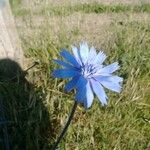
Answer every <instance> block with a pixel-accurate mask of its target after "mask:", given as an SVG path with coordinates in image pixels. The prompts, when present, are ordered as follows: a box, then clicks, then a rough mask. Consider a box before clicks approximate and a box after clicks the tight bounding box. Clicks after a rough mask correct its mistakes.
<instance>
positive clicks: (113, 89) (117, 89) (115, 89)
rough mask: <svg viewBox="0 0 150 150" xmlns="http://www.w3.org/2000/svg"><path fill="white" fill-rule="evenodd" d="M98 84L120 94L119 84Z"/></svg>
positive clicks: (103, 82)
mask: <svg viewBox="0 0 150 150" xmlns="http://www.w3.org/2000/svg"><path fill="white" fill-rule="evenodd" d="M100 83H101V84H102V85H103V86H104V87H106V88H107V89H109V90H112V91H115V92H118V93H120V92H121V86H120V84H119V83H113V82H107V81H101V82H100Z"/></svg>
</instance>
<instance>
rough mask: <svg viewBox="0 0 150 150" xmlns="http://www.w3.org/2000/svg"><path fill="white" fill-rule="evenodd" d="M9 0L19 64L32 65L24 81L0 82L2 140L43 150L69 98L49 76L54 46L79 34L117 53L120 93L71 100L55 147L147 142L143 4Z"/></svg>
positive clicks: (149, 27) (69, 149) (149, 84)
mask: <svg viewBox="0 0 150 150" xmlns="http://www.w3.org/2000/svg"><path fill="white" fill-rule="evenodd" d="M18 6H22V4H21V3H19V1H18V2H16V3H15V2H14V3H12V9H13V13H14V15H15V20H16V24H17V29H18V32H19V35H20V38H21V42H22V46H23V49H24V52H25V56H26V67H27V66H30V64H32V63H33V62H34V61H38V62H39V65H37V66H36V67H34V68H33V69H31V70H30V71H29V73H28V75H26V79H27V80H26V81H22V82H21V83H20V82H15V83H14V82H13V83H12V82H5V83H3V82H2V83H1V86H0V89H1V90H0V91H1V93H2V94H3V95H4V98H5V100H6V101H5V102H4V106H5V107H6V109H5V116H6V118H7V120H9V121H11V122H12V124H10V125H9V126H8V134H9V141H10V145H11V147H13V149H15V150H21V149H23V150H24V149H26V150H34V149H35V150H42V149H43V150H44V149H45V150H47V149H49V148H50V145H51V144H52V143H53V142H54V141H55V140H56V138H57V136H58V134H59V133H60V131H61V128H62V127H63V126H64V124H65V121H66V119H67V117H68V114H69V112H70V109H71V107H72V105H73V100H74V92H71V93H69V94H68V93H65V92H64V85H65V82H66V81H64V80H57V79H53V78H52V77H51V72H52V71H53V70H54V69H55V68H57V67H58V66H56V65H55V64H54V63H53V62H52V59H53V58H60V56H59V51H60V49H61V48H67V49H69V50H70V46H71V45H72V44H75V45H78V43H79V42H80V41H83V40H86V41H87V42H88V43H89V45H91V46H92V45H93V46H95V47H96V49H97V50H100V49H103V50H104V51H105V53H106V54H107V55H108V59H107V61H106V64H109V63H111V62H113V61H119V63H120V65H121V69H120V70H119V71H118V74H119V75H120V76H122V77H123V78H124V83H123V90H122V93H121V94H119V95H118V94H115V93H112V92H109V91H107V94H108V96H109V102H108V106H107V107H102V106H101V105H100V104H99V102H98V100H97V98H95V101H94V104H93V106H92V107H91V109H88V110H84V108H83V107H82V106H79V107H78V109H77V112H76V114H75V117H74V119H73V122H72V125H71V126H70V128H69V130H68V132H67V134H66V136H65V138H64V140H63V141H62V142H61V144H60V145H59V148H58V149H60V150H63V149H64V150H65V149H66V150H74V149H75V150H87V149H91V150H92V149H93V150H95V149H96V150H101V149H102V150H109V149H110V150H112V149H114V150H126V149H129V150H130V149H131V150H148V149H150V92H149V91H150V20H149V18H150V15H149V12H150V5H149V4H145V3H142V4H136V5H135V4H134V5H132V4H126V5H121V4H113V5H104V4H101V3H98V4H96V3H91V4H83V3H82V4H79V3H78V4H73V5H69V4H66V5H63V6H60V5H58V6H57V5H55V6H52V5H41V6H40V7H35V9H34V8H33V7H20V8H18Z"/></svg>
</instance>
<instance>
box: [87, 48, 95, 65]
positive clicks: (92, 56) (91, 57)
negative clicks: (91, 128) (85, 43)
mask: <svg viewBox="0 0 150 150" xmlns="http://www.w3.org/2000/svg"><path fill="white" fill-rule="evenodd" d="M96 55H97V53H96V50H95V48H94V47H91V48H90V52H89V56H88V63H91V61H93V60H94V59H95V57H96Z"/></svg>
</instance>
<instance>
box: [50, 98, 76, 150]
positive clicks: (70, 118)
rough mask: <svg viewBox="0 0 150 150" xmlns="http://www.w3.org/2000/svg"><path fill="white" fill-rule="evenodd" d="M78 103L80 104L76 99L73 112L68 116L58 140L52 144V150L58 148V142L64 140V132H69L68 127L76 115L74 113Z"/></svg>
mask: <svg viewBox="0 0 150 150" xmlns="http://www.w3.org/2000/svg"><path fill="white" fill-rule="evenodd" d="M77 104H78V103H77V102H76V101H75V103H74V105H73V107H72V111H71V113H70V116H69V118H68V121H67V123H66V125H65V127H64V128H63V130H62V132H61V134H60V135H59V137H58V139H57V141H56V142H55V144H54V145H53V146H52V150H56V148H57V146H58V144H59V143H60V141H61V140H62V138H63V136H64V134H65V133H66V132H67V129H68V127H69V125H70V123H71V120H72V118H73V116H74V113H75V110H76V108H77Z"/></svg>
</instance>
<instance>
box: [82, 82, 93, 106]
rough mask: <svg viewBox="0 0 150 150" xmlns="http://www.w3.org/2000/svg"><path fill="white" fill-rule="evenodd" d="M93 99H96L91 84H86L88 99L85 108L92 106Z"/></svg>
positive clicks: (85, 101)
mask: <svg viewBox="0 0 150 150" xmlns="http://www.w3.org/2000/svg"><path fill="white" fill-rule="evenodd" d="M93 99H94V95H93V91H92V88H91V85H90V82H87V84H86V98H85V100H84V107H85V108H89V107H91V105H92V103H93Z"/></svg>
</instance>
